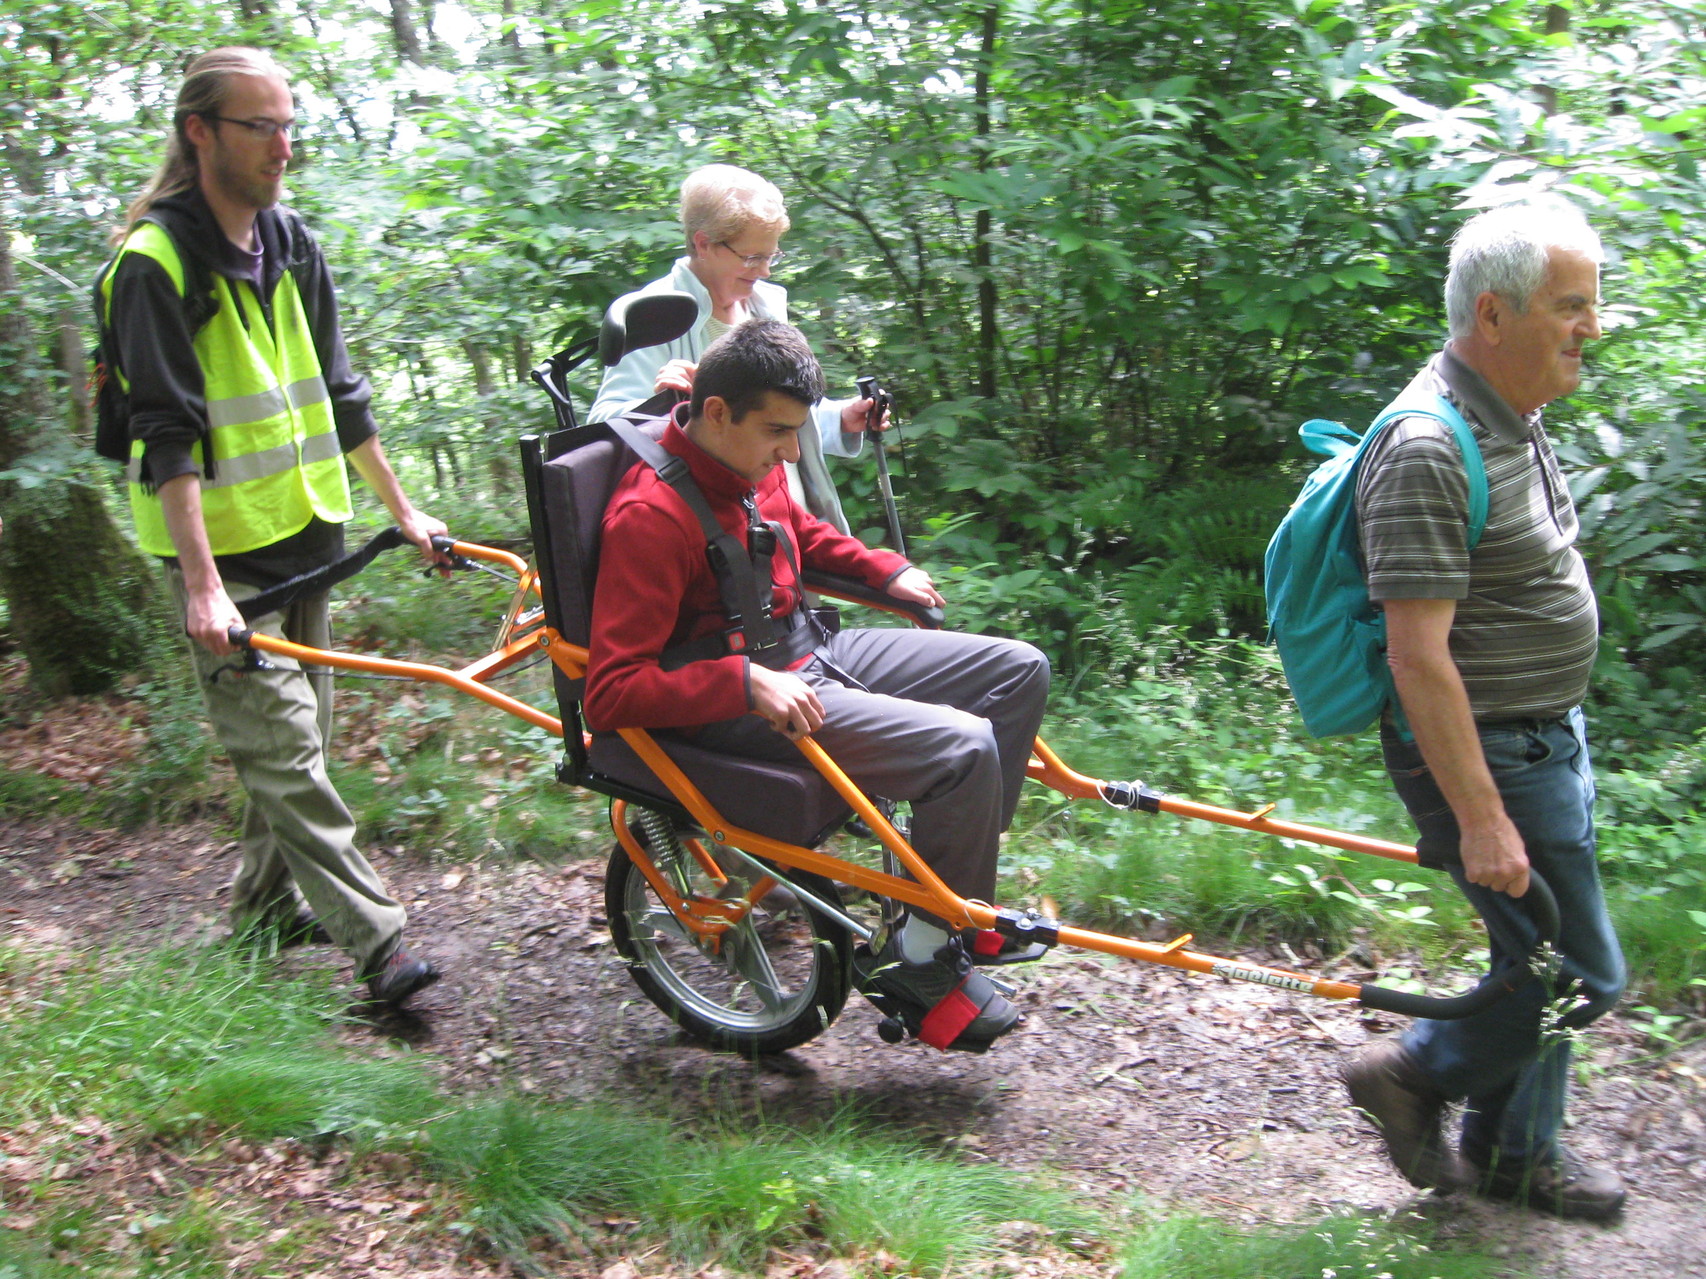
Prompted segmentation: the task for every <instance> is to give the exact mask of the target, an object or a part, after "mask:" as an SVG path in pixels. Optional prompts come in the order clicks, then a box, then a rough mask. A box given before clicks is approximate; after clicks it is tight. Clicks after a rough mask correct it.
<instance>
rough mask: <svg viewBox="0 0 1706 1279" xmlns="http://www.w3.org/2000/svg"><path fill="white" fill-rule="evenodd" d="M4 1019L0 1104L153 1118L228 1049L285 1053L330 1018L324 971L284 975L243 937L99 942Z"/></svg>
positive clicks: (169, 1110)
mask: <svg viewBox="0 0 1706 1279" xmlns="http://www.w3.org/2000/svg"><path fill="white" fill-rule="evenodd" d="M36 981H37V982H38V983H39V985H40V989H38V990H36V991H35V992H34V996H33V998H32V999H31V1000H30V1001H29V1002H28V1003H27V1004H16V1005H14V1006H13V1007H11V1008H10V1009H9V1010H8V1015H7V1017H6V1019H5V1020H4V1022H0V1055H3V1056H4V1059H5V1061H6V1062H7V1065H8V1069H7V1071H6V1072H5V1077H4V1078H3V1079H0V1104H3V1105H4V1106H5V1109H6V1111H7V1113H9V1114H12V1115H15V1116H18V1117H19V1118H21V1119H28V1118H39V1117H45V1116H47V1115H49V1114H52V1113H53V1112H54V1111H55V1110H56V1109H57V1108H60V1107H63V1106H65V1105H67V1104H70V1105H73V1106H75V1108H76V1109H77V1110H78V1112H79V1113H81V1114H86V1115H89V1116H92V1117H95V1118H101V1119H107V1120H112V1121H123V1120H128V1119H130V1118H131V1117H132V1116H135V1115H142V1116H145V1117H156V1118H157V1119H158V1120H159V1121H160V1122H164V1121H165V1117H166V1116H167V1115H170V1114H175V1113H180V1112H178V1111H177V1109H176V1107H177V1099H178V1098H179V1096H180V1095H181V1094H182V1093H183V1092H184V1091H185V1090H186V1089H188V1088H190V1087H191V1086H192V1085H194V1084H195V1082H196V1081H197V1080H199V1079H200V1078H202V1077H203V1076H204V1075H205V1074H206V1072H208V1071H210V1070H213V1069H216V1068H217V1067H219V1065H220V1063H221V1062H223V1061H225V1060H226V1059H228V1058H229V1057H231V1056H232V1055H234V1054H240V1053H247V1054H250V1055H253V1056H269V1055H275V1054H277V1055H281V1056H289V1055H290V1054H291V1053H293V1052H295V1051H298V1050H299V1049H300V1047H301V1045H302V1044H303V1043H305V1042H308V1041H312V1040H314V1039H316V1038H317V1037H318V1036H319V1035H321V1034H322V1033H323V1032H324V1030H325V1028H326V1026H327V1025H328V1024H329V1022H330V1021H331V1020H332V1016H331V1013H330V999H329V992H328V991H327V990H326V989H325V987H324V985H323V983H320V984H313V985H311V984H308V983H304V982H290V981H281V980H279V979H278V978H276V977H274V976H273V975H271V974H270V972H269V971H268V970H267V967H266V966H265V963H264V960H262V959H261V958H260V957H259V956H256V955H252V954H248V953H245V952H244V951H243V950H242V949H241V948H238V947H235V946H231V947H225V946H221V947H208V948H204V949H201V950H195V951H166V952H159V953H155V954H151V955H148V956H146V957H145V958H143V959H141V960H139V961H134V962H126V960H125V959H124V958H123V955H122V953H113V954H96V955H91V956H87V957H85V958H82V959H79V960H78V961H76V963H75V965H74V966H72V967H69V968H67V969H65V970H63V971H59V972H57V973H54V974H51V975H49V974H37V975H36Z"/></svg>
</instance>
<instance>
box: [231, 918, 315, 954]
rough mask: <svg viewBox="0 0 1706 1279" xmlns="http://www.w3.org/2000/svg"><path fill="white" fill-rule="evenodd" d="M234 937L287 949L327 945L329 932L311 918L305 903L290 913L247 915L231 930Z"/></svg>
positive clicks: (277, 948)
mask: <svg viewBox="0 0 1706 1279" xmlns="http://www.w3.org/2000/svg"><path fill="white" fill-rule="evenodd" d="M231 936H232V938H233V939H235V940H237V941H245V942H249V943H251V944H253V945H263V944H264V945H270V946H271V947H272V948H273V949H275V950H290V949H291V948H292V947H295V946H330V945H332V935H331V934H330V933H328V932H327V931H326V929H325V926H324V925H323V924H321V923H320V921H319V920H317V919H315V918H314V912H313V911H311V910H309V909H308V908H307V907H303V908H302V909H301V910H298V911H297V912H296V913H295V914H294V915H286V916H273V917H268V918H264V919H250V920H247V921H246V922H244V923H242V924H240V925H238V926H237V927H236V928H235V929H233V930H232V932H231Z"/></svg>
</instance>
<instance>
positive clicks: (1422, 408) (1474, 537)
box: [1303, 395, 1487, 551]
mask: <svg viewBox="0 0 1706 1279" xmlns="http://www.w3.org/2000/svg"><path fill="white" fill-rule="evenodd" d="M1405 417H1431V418H1434V419H1435V420H1436V421H1440V422H1444V423H1445V424H1446V425H1447V426H1449V427H1450V428H1451V434H1452V438H1453V439H1455V440H1456V441H1457V450H1458V452H1460V453H1461V454H1462V455H1463V471H1464V475H1465V477H1466V478H1467V479H1468V481H1469V520H1468V530H1467V537H1466V539H1465V545H1466V546H1467V548H1468V549H1469V550H1471V551H1472V550H1474V549H1475V547H1476V546H1477V545H1479V544H1480V541H1481V534H1482V533H1483V532H1484V531H1485V530H1486V527H1487V464H1486V462H1485V461H1483V459H1482V457H1481V446H1480V445H1479V444H1477V443H1476V442H1475V432H1474V431H1472V430H1470V429H1469V423H1467V422H1465V421H1464V420H1463V414H1461V413H1459V412H1458V411H1457V407H1456V405H1454V404H1452V402H1451V401H1450V400H1448V399H1446V398H1445V396H1443V395H1429V396H1426V397H1420V396H1419V397H1416V398H1414V399H1408V400H1406V399H1404V398H1402V397H1400V398H1399V399H1396V400H1394V401H1392V403H1390V404H1388V405H1387V406H1386V407H1385V408H1384V409H1382V410H1381V411H1380V416H1379V417H1377V418H1375V419H1374V425H1372V426H1370V427H1369V428H1368V431H1367V432H1366V434H1365V435H1364V438H1365V439H1368V438H1372V437H1373V436H1374V435H1376V434H1378V433H1379V431H1380V430H1381V429H1382V428H1383V427H1385V426H1386V424H1387V423H1388V422H1395V421H1397V420H1398V419H1399V418H1405ZM1318 425H1322V424H1321V423H1317V422H1308V423H1305V424H1304V428H1303V430H1304V437H1305V440H1306V442H1308V443H1309V446H1310V447H1311V448H1315V450H1316V452H1326V451H1328V450H1326V449H1320V448H1316V445H1315V443H1314V441H1313V440H1310V438H1309V428H1310V427H1312V426H1318ZM1325 425H1327V426H1335V425H1337V423H1332V422H1329V423H1326V424H1325ZM1340 429H1341V430H1343V429H1344V428H1342V427H1341V428H1340Z"/></svg>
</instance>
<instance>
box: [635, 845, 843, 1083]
mask: <svg viewBox="0 0 1706 1279" xmlns="http://www.w3.org/2000/svg"><path fill="white" fill-rule="evenodd" d="M635 834H636V835H639V834H640V832H639V831H638V830H637V829H636V831H635ZM643 842H646V843H647V847H648V849H649V848H650V847H651V844H650V842H649V841H643ZM672 842H673V841H672ZM657 860H658V865H659V869H660V870H662V871H663V872H664V873H665V874H666V875H669V876H670V877H671V879H672V881H673V882H674V885H675V887H676V889H677V891H680V892H682V893H683V895H686V894H687V893H690V892H694V891H697V892H702V893H705V894H707V895H715V894H716V892H717V888H718V886H717V885H716V883H715V882H714V881H713V880H712V879H711V878H710V877H709V876H708V875H706V874H705V873H704V872H703V871H702V870H701V869H700V868H699V866H698V864H697V863H696V862H695V861H694V860H693V859H692V858H691V857H689V856H685V855H682V854H680V853H679V852H678V850H666V851H665V852H664V853H662V854H661V855H658V857H657ZM787 874H788V877H789V878H790V879H791V880H792V881H793V882H795V883H797V884H798V885H799V886H800V887H801V888H802V889H804V890H805V891H806V892H809V893H811V894H812V895H813V896H815V897H817V898H818V899H819V900H821V901H823V902H824V903H825V904H826V905H829V906H833V907H835V908H836V909H837V910H839V909H840V908H841V899H840V896H839V894H838V893H837V892H836V889H835V885H834V884H832V883H831V882H830V881H828V880H827V879H822V878H820V877H819V876H817V875H811V874H807V873H806V872H804V871H788V872H787ZM754 879H756V875H755V874H754V873H753V872H751V871H750V870H747V869H742V870H731V871H729V886H728V887H726V888H724V890H723V896H725V897H728V896H732V895H734V894H735V893H739V892H741V891H744V890H745V888H746V887H747V885H749V884H750V883H752V882H753V880H754ZM731 889H732V890H733V892H732V893H731ZM604 903H605V909H606V911H607V917H608V918H609V920H610V936H611V940H612V941H614V942H615V943H616V949H617V951H618V952H619V953H620V954H621V956H622V958H623V959H625V960H626V961H627V963H628V972H629V974H630V975H631V976H632V977H633V979H634V984H635V985H637V986H638V987H639V988H640V989H641V990H642V991H643V992H645V996H646V998H647V999H649V1000H651V1001H652V1002H653V1003H654V1004H656V1005H657V1006H658V1007H659V1008H661V1009H663V1011H664V1012H665V1013H666V1014H668V1016H669V1017H670V1019H671V1020H672V1021H674V1022H675V1023H676V1024H677V1025H678V1026H680V1027H681V1028H682V1029H683V1030H685V1031H687V1032H688V1033H689V1034H691V1035H693V1036H694V1037H695V1038H697V1039H701V1040H703V1041H704V1042H705V1043H707V1044H709V1045H710V1046H711V1047H713V1048H718V1049H721V1050H723V1051H725V1052H734V1053H740V1054H742V1055H743V1056H748V1057H754V1056H760V1055H762V1054H765V1053H779V1052H785V1051H786V1050H787V1049H790V1048H795V1047H798V1046H799V1045H800V1044H803V1043H805V1042H806V1041H807V1040H809V1039H812V1038H813V1037H814V1036H816V1035H818V1034H820V1033H822V1032H823V1031H824V1030H825V1029H827V1028H828V1027H829V1024H830V1023H831V1022H833V1021H834V1020H835V1018H836V1016H837V1015H838V1014H839V1013H840V1012H841V1009H842V1007H843V1005H845V1004H846V1002H847V994H848V991H849V989H850V982H851V978H852V964H853V939H852V936H851V934H850V933H849V932H848V929H847V926H846V925H845V924H842V923H841V922H839V921H838V920H836V919H834V918H832V917H831V916H829V915H827V914H825V913H824V912H823V911H821V910H819V909H817V908H816V907H815V906H813V905H812V904H811V903H809V902H807V901H805V900H804V899H802V898H799V897H796V896H795V895H794V894H793V893H791V892H788V891H787V890H786V889H777V890H775V891H773V892H771V893H769V894H767V895H766V896H765V897H764V898H762V899H761V901H760V903H759V904H758V905H757V906H754V907H753V908H752V909H751V910H750V911H749V912H748V913H747V915H746V917H745V918H744V919H742V920H741V921H740V922H739V923H737V924H735V925H734V926H733V927H731V928H729V929H728V930H727V931H725V932H724V933H723V934H722V936H721V938H720V939H719V940H718V941H717V942H716V943H715V944H712V943H709V942H707V941H704V940H702V939H700V938H699V937H698V936H697V935H696V934H694V933H693V932H692V931H691V930H690V929H688V928H687V927H685V926H684V925H683V924H682V923H681V921H680V920H678V919H676V917H675V916H674V914H673V913H671V911H670V909H669V908H668V907H667V906H665V905H664V904H663V902H662V901H661V900H660V899H659V898H658V896H657V894H656V893H655V892H654V891H653V889H652V886H651V885H650V884H649V883H647V882H646V877H645V876H644V875H642V874H641V873H640V871H639V869H638V868H637V867H636V866H635V865H634V863H633V860H632V859H631V858H630V857H629V856H628V853H627V850H626V849H624V848H623V847H622V846H621V845H620V844H618V845H617V846H616V848H615V850H614V851H613V852H612V853H611V854H610V865H609V867H608V868H607V869H606V871H605V878H604Z"/></svg>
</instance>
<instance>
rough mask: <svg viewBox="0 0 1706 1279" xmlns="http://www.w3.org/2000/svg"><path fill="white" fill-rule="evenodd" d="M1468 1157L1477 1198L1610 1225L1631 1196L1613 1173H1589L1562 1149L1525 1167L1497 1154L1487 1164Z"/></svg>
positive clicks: (1590, 1170)
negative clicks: (1474, 1180) (1474, 1179)
mask: <svg viewBox="0 0 1706 1279" xmlns="http://www.w3.org/2000/svg"><path fill="white" fill-rule="evenodd" d="M1467 1158H1468V1161H1469V1163H1470V1164H1471V1165H1472V1167H1473V1168H1474V1170H1475V1172H1477V1173H1478V1174H1479V1175H1480V1180H1479V1181H1477V1182H1476V1184H1475V1191H1476V1193H1477V1194H1479V1195H1481V1196H1483V1197H1484V1198H1487V1199H1496V1200H1498V1201H1499V1202H1500V1203H1510V1204H1518V1205H1521V1206H1524V1207H1528V1208H1534V1209H1537V1210H1538V1211H1540V1212H1549V1213H1552V1214H1553V1215H1554V1216H1558V1217H1569V1218H1574V1219H1579V1220H1582V1221H1609V1220H1610V1219H1611V1218H1612V1217H1615V1216H1616V1215H1617V1214H1618V1213H1619V1212H1621V1211H1622V1210H1623V1201H1624V1200H1625V1199H1626V1198H1628V1194H1629V1191H1628V1188H1627V1187H1626V1186H1624V1184H1623V1178H1621V1177H1619V1176H1618V1175H1617V1174H1616V1173H1614V1172H1612V1171H1611V1169H1609V1168H1590V1167H1589V1166H1588V1165H1587V1164H1584V1163H1583V1162H1582V1161H1581V1160H1580V1159H1578V1158H1577V1157H1576V1156H1575V1155H1574V1154H1572V1153H1571V1152H1570V1151H1569V1150H1568V1149H1566V1148H1565V1147H1563V1146H1560V1147H1558V1153H1557V1154H1555V1155H1552V1156H1551V1157H1549V1158H1545V1159H1537V1160H1535V1161H1534V1162H1533V1163H1526V1164H1525V1163H1519V1162H1517V1161H1516V1160H1513V1159H1505V1160H1501V1159H1500V1158H1499V1157H1498V1156H1497V1155H1496V1154H1495V1155H1493V1156H1492V1157H1491V1158H1490V1159H1487V1160H1482V1159H1480V1158H1479V1157H1477V1156H1476V1155H1475V1154H1473V1153H1470V1154H1468V1155H1467Z"/></svg>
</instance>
